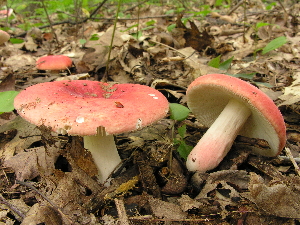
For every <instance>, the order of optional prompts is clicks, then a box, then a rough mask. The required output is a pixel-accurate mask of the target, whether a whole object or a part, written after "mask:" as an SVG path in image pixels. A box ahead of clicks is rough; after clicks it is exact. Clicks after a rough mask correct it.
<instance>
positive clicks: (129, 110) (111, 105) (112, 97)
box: [14, 80, 169, 136]
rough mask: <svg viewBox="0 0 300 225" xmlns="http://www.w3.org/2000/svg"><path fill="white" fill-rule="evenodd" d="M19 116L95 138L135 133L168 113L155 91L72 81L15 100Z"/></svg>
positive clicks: (34, 89) (26, 92)
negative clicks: (99, 133)
mask: <svg viewBox="0 0 300 225" xmlns="http://www.w3.org/2000/svg"><path fill="white" fill-rule="evenodd" d="M14 104H15V108H16V109H17V110H18V113H19V114H20V116H22V117H23V118H25V119H26V120H28V121H29V122H31V123H33V124H36V125H42V124H43V125H45V126H50V127H51V128H52V129H53V131H56V132H58V133H68V134H70V135H82V136H84V135H95V134H97V128H98V127H104V128H105V131H106V133H107V134H118V133H123V132H128V131H133V130H137V129H139V128H142V127H144V126H147V125H149V124H151V123H153V122H155V121H157V120H159V119H161V118H163V117H164V116H165V115H166V113H167V112H168V109H169V104H168V101H167V99H166V98H165V97H164V95H163V94H161V93H160V92H159V91H157V90H155V89H153V88H151V87H148V86H145V85H138V84H114V85H110V84H107V83H102V82H98V81H87V80H74V81H55V82H48V83H41V84H37V85H34V86H31V87H29V88H27V89H25V90H24V91H21V92H20V93H19V95H17V97H16V98H15V103H14Z"/></svg>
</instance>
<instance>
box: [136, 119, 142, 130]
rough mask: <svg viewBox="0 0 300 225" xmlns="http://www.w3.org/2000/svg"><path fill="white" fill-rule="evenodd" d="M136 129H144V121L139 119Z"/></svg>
mask: <svg viewBox="0 0 300 225" xmlns="http://www.w3.org/2000/svg"><path fill="white" fill-rule="evenodd" d="M135 127H136V129H140V128H142V119H138V120H137V122H136V125H135Z"/></svg>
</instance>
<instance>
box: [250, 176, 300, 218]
mask: <svg viewBox="0 0 300 225" xmlns="http://www.w3.org/2000/svg"><path fill="white" fill-rule="evenodd" d="M249 190H250V193H251V196H252V198H253V199H252V201H253V202H254V203H255V204H256V205H257V207H258V208H259V209H261V210H263V211H265V212H266V213H267V214H271V215H274V216H279V217H287V218H294V219H299V218H300V215H299V212H300V204H299V202H300V191H299V190H292V188H290V187H288V186H287V185H285V184H282V183H275V184H274V185H272V184H265V182H264V180H263V179H262V177H260V176H259V175H257V174H255V173H250V182H249Z"/></svg>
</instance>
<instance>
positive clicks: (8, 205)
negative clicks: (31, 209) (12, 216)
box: [0, 194, 25, 221]
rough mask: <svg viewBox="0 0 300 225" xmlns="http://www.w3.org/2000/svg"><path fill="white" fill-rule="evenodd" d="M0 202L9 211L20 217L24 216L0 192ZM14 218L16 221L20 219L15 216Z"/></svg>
mask: <svg viewBox="0 0 300 225" xmlns="http://www.w3.org/2000/svg"><path fill="white" fill-rule="evenodd" d="M0 204H4V205H6V206H7V207H8V208H9V209H10V210H11V211H13V212H14V213H16V214H17V215H18V216H19V217H21V218H22V219H24V218H25V215H24V214H23V213H22V212H21V211H20V210H19V209H17V208H16V207H15V206H13V205H12V204H10V203H9V202H8V201H7V200H6V199H5V198H4V197H3V196H2V195H1V194H0ZM16 219H17V220H18V221H21V220H20V219H18V218H16Z"/></svg>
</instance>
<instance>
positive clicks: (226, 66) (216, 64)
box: [208, 55, 234, 70]
mask: <svg viewBox="0 0 300 225" xmlns="http://www.w3.org/2000/svg"><path fill="white" fill-rule="evenodd" d="M233 58H234V57H233V56H232V57H231V58H230V59H227V60H226V61H224V62H222V63H221V55H219V56H217V57H216V58H213V59H212V60H210V61H209V62H208V65H209V66H211V67H214V68H218V69H220V70H228V69H229V67H230V65H231V63H232V60H233Z"/></svg>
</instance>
